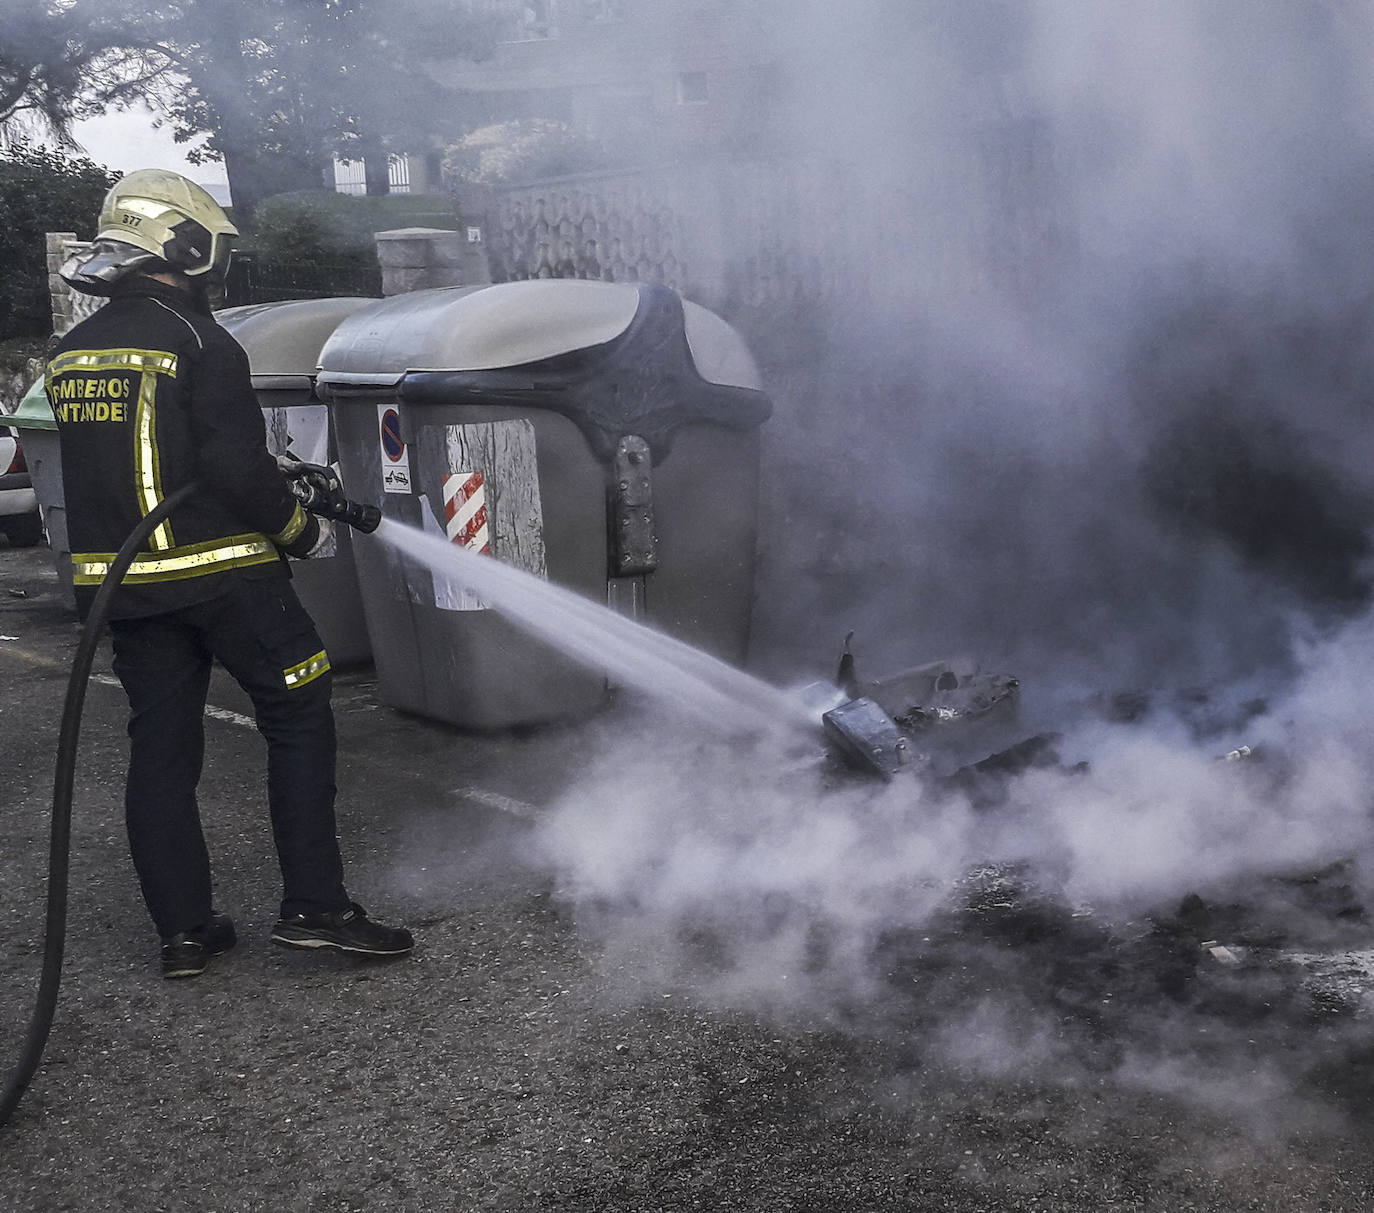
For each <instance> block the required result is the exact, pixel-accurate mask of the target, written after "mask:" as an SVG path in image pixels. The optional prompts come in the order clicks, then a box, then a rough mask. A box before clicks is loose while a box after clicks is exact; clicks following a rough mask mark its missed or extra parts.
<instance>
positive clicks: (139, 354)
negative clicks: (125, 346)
mask: <svg viewBox="0 0 1374 1213" xmlns="http://www.w3.org/2000/svg"><path fill="white" fill-rule="evenodd" d="M90 370H102V371H136V372H138V373H140V374H141V373H143V372H144V371H152V372H154V373H155V374H161V375H175V374H176V373H177V356H176V355H175V354H168V353H165V352H163V351H161V350H68V351H67V352H66V353H65V354H59V355H58V356H57V357H56V358H54V359H53V360H52V362H50V363H49V364H48V378H49V379H51V378H52V377H53V376H54V375H61V374H64V373H65V372H67V371H90Z"/></svg>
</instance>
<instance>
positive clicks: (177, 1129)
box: [0, 541, 1374, 1213]
mask: <svg viewBox="0 0 1374 1213" xmlns="http://www.w3.org/2000/svg"><path fill="white" fill-rule="evenodd" d="M77 635H78V632H77V626H76V623H75V619H74V616H73V614H72V612H71V610H70V609H69V607H68V606H67V605H66V603H65V602H64V601H63V600H62V598H61V596H60V594H59V588H58V583H57V580H56V577H55V574H54V572H53V570H52V566H51V557H50V555H49V553H48V552H47V551H46V549H36V550H29V551H19V550H8V549H5V548H4V547H3V541H0V686H3V694H0V923H3V935H4V943H3V955H0V977H2V978H3V980H0V1023H3V1027H0V1051H3V1052H2V1055H3V1058H4V1061H3V1062H0V1064H3V1065H6V1066H8V1065H9V1064H10V1060H9V1059H11V1058H13V1057H15V1056H17V1053H18V1050H19V1046H20V1042H21V1040H22V1036H23V1032H24V1028H25V1025H26V1023H27V1021H28V1017H29V1014H30V1011H31V1008H32V1003H33V992H34V989H35V986H36V980H37V974H38V968H39V963H40V942H41V941H40V935H41V926H42V903H43V896H44V887H45V885H44V875H45V868H46V857H47V830H48V821H49V805H50V799H51V780H52V756H53V750H54V745H55V740H56V734H57V726H58V718H59V713H60V708H61V702H62V696H63V692H64V687H65V681H66V677H67V667H68V664H69V662H70V659H71V656H72V653H73V651H74V649H75V645H76V640H77ZM211 699H212V704H213V706H214V708H215V709H216V712H215V713H214V714H213V715H212V716H211V719H210V721H209V724H208V729H209V750H210V753H209V758H208V762H207V769H206V774H205V778H204V781H203V784H202V788H201V803H202V811H203V816H204V818H205V821H206V825H207V831H208V834H209V837H210V843H211V849H212V853H213V855H214V858H215V863H216V872H217V878H218V885H219V890H220V891H219V902H220V905H221V907H222V908H224V909H226V910H228V911H230V912H231V913H233V914H234V916H235V918H236V920H237V922H238V926H239V931H240V938H241V941H242V942H241V944H240V946H239V947H238V948H237V949H236V950H235V951H234V952H232V953H230V954H229V955H228V956H226V957H224V958H222V959H221V960H220V961H218V962H217V963H215V964H214V965H213V967H212V968H211V970H210V971H209V972H207V973H206V975H205V976H203V977H202V978H200V979H197V980H194V981H182V982H165V981H162V980H161V979H160V978H159V976H158V973H157V969H156V959H157V957H156V947H155V942H156V941H155V940H154V939H153V937H152V935H151V932H150V929H149V927H148V924H147V921H146V917H145V913H144V910H143V907H142V904H141V902H140V900H139V896H138V892H137V888H136V886H135V884H134V880H133V876H132V872H131V870H130V867H129V864H128V860H127V855H126V852H125V845H124V840H123V832H122V823H121V820H120V803H121V786H122V769H123V763H124V758H125V740H124V734H123V702H122V694H121V692H120V690H119V688H118V687H117V685H113V683H112V680H111V678H110V676H109V669H108V654H107V653H106V654H105V655H104V656H103V657H102V658H101V659H100V660H98V662H97V672H96V675H95V678H94V680H93V682H92V684H91V686H90V689H89V694H88V698H87V708H86V717H85V728H84V732H83V742H82V748H81V762H80V770H79V777H78V782H77V798H76V811H75V817H74V828H73V847H72V859H71V869H72V896H71V912H70V922H69V937H68V942H67V960H66V969H65V976H64V985H63V990H62V998H61V1003H60V1006H59V1009H58V1014H57V1019H56V1023H55V1026H54V1029H53V1033H52V1037H51V1040H50V1043H49V1046H48V1049H47V1053H46V1056H45V1059H44V1063H43V1066H42V1068H41V1070H40V1071H39V1073H38V1074H37V1076H36V1078H35V1080H34V1082H33V1084H32V1086H31V1087H30V1089H29V1092H28V1094H27V1095H26V1097H25V1100H24V1102H23V1104H22V1105H21V1107H20V1109H19V1111H18V1112H17V1114H16V1116H15V1118H14V1120H13V1121H12V1123H11V1124H10V1125H9V1126H8V1128H7V1129H6V1130H4V1132H3V1135H2V1136H0V1209H4V1210H6V1211H7V1213H21V1211H29V1210H32V1211H35V1213H36V1211H39V1210H42V1211H43V1213H52V1211H56V1210H139V1211H140V1213H145V1211H146V1213H152V1211H155V1210H224V1211H230V1210H310V1211H319V1213H324V1211H331V1213H332V1211H335V1210H364V1209H365V1210H402V1211H405V1210H415V1211H421V1210H425V1211H428V1210H536V1209H538V1210H544V1209H549V1210H627V1211H628V1210H636V1211H650V1210H679V1209H712V1210H770V1211H775V1210H832V1209H833V1210H840V1209H844V1210H958V1211H960V1213H975V1211H978V1210H984V1211H998V1213H1001V1211H1010V1210H1032V1209H1041V1210H1083V1211H1085V1213H1087V1211H1091V1213H1098V1211H1101V1210H1160V1211H1169V1213H1177V1211H1180V1210H1217V1211H1229V1210H1242V1209H1262V1210H1274V1211H1276V1213H1277V1211H1282V1213H1302V1211H1305V1210H1329V1211H1338V1210H1339V1211H1350V1213H1356V1211H1361V1210H1367V1209H1369V1208H1370V1207H1371V1205H1372V1204H1374V1156H1371V1153H1370V1151H1369V1149H1368V1141H1369V1133H1370V1130H1371V1127H1372V1126H1371V1116H1370V1105H1369V1102H1368V1098H1369V1097H1368V1093H1367V1087H1366V1085H1365V1084H1364V1081H1363V1075H1364V1074H1365V1073H1367V1071H1366V1070H1361V1069H1360V1065H1361V1064H1363V1065H1365V1066H1367V1065H1368V1059H1369V1057H1370V1056H1374V1051H1371V1050H1370V1049H1369V1047H1368V1046H1367V1044H1366V1043H1365V1042H1364V1038H1363V1037H1362V1036H1360V1035H1359V1034H1358V1033H1356V1034H1354V1035H1352V1036H1350V1037H1348V1038H1347V1039H1346V1040H1345V1048H1346V1052H1345V1053H1344V1054H1341V1055H1340V1056H1341V1057H1342V1058H1343V1060H1344V1062H1345V1063H1347V1064H1343V1065H1341V1066H1337V1067H1335V1070H1336V1071H1337V1072H1332V1070H1331V1068H1330V1067H1328V1070H1327V1071H1324V1073H1326V1075H1327V1076H1326V1078H1325V1079H1324V1080H1322V1079H1317V1078H1314V1079H1312V1081H1310V1082H1309V1084H1308V1088H1307V1090H1306V1091H1305V1098H1304V1100H1303V1101H1302V1103H1301V1111H1295V1110H1294V1109H1296V1108H1298V1106H1299V1105H1297V1104H1289V1103H1288V1102H1286V1101H1284V1102H1281V1103H1277V1104H1275V1110H1274V1113H1273V1114H1272V1115H1263V1114H1261V1113H1262V1111H1263V1109H1262V1108H1259V1107H1251V1108H1250V1109H1249V1112H1250V1113H1253V1114H1241V1111H1239V1110H1238V1105H1237V1102H1236V1101H1234V1100H1232V1101H1230V1102H1227V1101H1222V1100H1219V1101H1216V1102H1208V1101H1206V1100H1199V1099H1197V1098H1196V1090H1195V1089H1194V1090H1193V1094H1192V1095H1191V1096H1184V1095H1180V1094H1175V1093H1171V1092H1170V1089H1169V1087H1168V1085H1167V1084H1165V1083H1162V1082H1155V1083H1153V1084H1143V1083H1140V1082H1138V1081H1136V1082H1133V1081H1128V1080H1127V1079H1126V1078H1124V1077H1123V1076H1122V1072H1121V1071H1118V1070H1114V1069H1108V1070H1097V1071H1094V1070H1093V1069H1092V1068H1091V1067H1085V1068H1081V1069H1078V1070H1072V1071H1064V1070H1059V1071H1057V1072H1056V1073H1055V1075H1054V1076H1053V1077H1051V1076H1050V1075H1049V1074H1047V1073H1043V1072H1038V1071H1037V1070H1036V1069H1035V1068H1034V1067H1033V1066H1026V1067H1020V1066H1015V1065H1007V1066H1005V1067H1004V1068H1003V1070H1002V1072H1000V1073H999V1072H996V1071H995V1070H990V1069H989V1067H987V1066H986V1065H983V1066H979V1067H976V1068H973V1067H963V1066H960V1065H957V1064H953V1063H951V1062H950V1061H949V1060H948V1057H947V1056H945V1057H942V1059H941V1060H938V1061H936V1060H931V1059H930V1057H929V1055H928V1051H927V1050H926V1048H925V1041H924V1040H923V1039H922V1036H921V1033H920V1031H919V1030H918V1027H917V1026H916V1025H917V1024H918V1023H919V1022H920V1016H918V1015H913V1016H912V1020H911V1024H912V1026H911V1029H910V1031H908V1032H903V1031H902V1030H900V1023H898V1024H896V1025H894V1022H893V1021H892V1019H891V1017H890V1016H889V1017H888V1019H887V1021H886V1023H885V1025H884V1027H883V1029H882V1030H877V1028H876V1027H875V1024H874V1023H872V1022H865V1021H862V1020H856V1021H854V1022H852V1023H850V1024H848V1025H846V1024H845V1023H843V1022H837V1021H835V1020H833V1019H832V1020H831V1021H829V1022H826V1023H812V1024H807V1023H804V1022H798V1021H797V1020H796V1019H795V1018H793V1019H789V1020H788V1021H786V1022H783V1021H779V1020H772V1019H770V1018H768V1017H767V1016H765V1015H764V1014H762V1013H761V1012H758V1013H753V1012H750V1011H748V1010H747V1009H745V1010H741V1009H740V1008H739V1007H736V1008H735V1009H733V1010H730V1011H724V1010H719V1009H713V1006H714V1005H715V1004H713V1003H711V1002H708V1001H707V1000H705V999H702V998H698V997H697V996H696V995H695V993H694V990H693V987H692V983H691V982H690V981H689V980H688V981H684V980H676V981H674V983H673V984H671V985H668V984H661V985H659V984H655V982H654V981H653V980H652V979H651V978H648V977H646V976H645V974H644V973H637V972H633V971H628V970H634V969H635V967H636V961H635V958H634V957H633V956H627V955H625V954H624V953H617V954H616V956H615V958H614V960H612V959H611V958H610V957H609V956H608V955H607V954H605V953H603V952H602V951H601V950H600V948H599V947H598V945H597V942H596V939H595V937H593V936H592V935H590V934H589V933H588V932H586V931H585V930H584V929H583V927H582V925H580V923H579V920H578V917H577V915H576V914H574V913H572V912H571V910H570V907H569V906H568V905H567V904H566V903H565V902H564V901H563V900H562V899H561V898H560V896H559V894H558V890H557V889H556V888H555V884H554V879H553V875H552V873H551V872H550V871H549V870H547V869H546V868H545V866H544V865H542V864H541V863H540V862H539V860H538V859H537V854H538V852H537V851H536V850H535V849H534V848H533V847H532V846H531V845H530V843H531V838H532V836H533V834H534V832H535V831H536V830H537V829H538V826H539V822H540V819H541V815H543V814H545V813H546V812H547V811H548V809H549V806H550V805H551V804H553V803H554V802H555V801H556V800H557V799H558V798H559V797H560V796H561V795H563V794H564V793H565V791H566V790H567V789H568V788H569V787H572V786H575V785H576V783H577V781H578V780H579V778H580V777H581V774H582V770H583V763H584V757H583V756H584V754H585V752H586V751H587V750H588V748H589V747H588V746H587V744H586V742H585V739H586V736H587V733H588V730H592V729H598V728H599V729H604V728H606V727H608V723H607V722H608V720H609V722H610V725H611V726H613V725H614V714H615V712H617V711H628V710H631V709H629V708H627V707H625V706H623V705H622V706H621V707H619V708H616V707H612V708H610V709H608V713H609V715H608V716H607V717H606V718H603V719H602V720H600V721H597V722H588V723H586V724H583V725H580V726H568V727H564V728H557V729H547V730H541V731H537V732H527V733H521V734H502V735H498V736H488V735H483V736H469V735H465V734H462V733H458V732H455V731H453V730H451V729H447V728H445V727H442V726H439V725H435V724H432V723H429V722H425V721H422V720H417V719H414V718H410V717H406V716H402V715H400V714H398V713H396V712H393V711H392V710H390V709H389V708H387V707H385V706H383V705H381V704H379V702H378V700H377V697H376V693H375V686H374V684H373V682H372V680H371V675H370V673H369V672H367V671H362V672H354V673H351V674H346V675H344V676H343V677H341V678H340V679H339V682H338V685H337V690H336V709H337V713H338V720H339V728H340V736H341V756H342V757H341V767H340V787H341V796H340V833H341V838H342V842H343V846H344V850H345V856H346V861H347V862H348V865H349V883H350V886H351V889H352V891H353V892H354V895H355V896H356V897H358V899H359V900H361V901H362V902H363V903H364V904H365V905H367V906H368V908H369V909H370V910H371V911H372V912H374V913H375V914H376V915H377V916H378V917H380V918H384V919H386V920H391V921H403V922H405V923H406V924H407V925H409V926H410V927H411V928H412V929H414V931H415V932H416V935H417V937H418V940H419V946H418V948H417V950H416V953H415V955H414V956H413V957H411V958H408V959H405V960H402V961H399V962H392V963H385V964H367V963H357V962H351V961H345V960H340V959H337V958H333V957H330V956H320V955H314V954H308V953H298V952H289V951H285V950H281V949H275V948H273V947H271V946H270V945H269V944H268V942H267V938H266V937H267V933H268V930H269V928H270V926H271V923H272V921H273V919H274V917H275V902H276V897H277V890H276V876H275V869H274V862H273V860H272V853H271V847H270V839H269V834H268V828H267V819H266V812H265V807H264V795H263V782H264V781H263V756H262V747H261V745H260V742H259V740H258V738H257V736H256V734H255V733H254V732H253V730H252V728H251V727H249V726H248V724H247V722H246V721H245V719H244V718H243V715H242V713H243V711H244V708H245V704H244V702H243V699H242V697H241V695H240V694H239V693H238V691H237V689H236V688H234V687H233V686H232V685H229V684H227V683H225V682H224V681H223V680H222V679H220V678H218V677H217V679H216V682H215V684H214V687H213V690H212V696H211ZM651 968H652V966H648V967H646V970H645V972H646V973H647V972H650V971H651ZM679 977H680V975H679ZM936 988H937V989H938V988H939V987H938V986H937V987H936ZM1127 1023H1128V1024H1129V1021H1127ZM1120 1030H1122V1031H1129V1026H1127V1027H1126V1028H1123V1029H1120ZM1285 1030H1287V1029H1285ZM1292 1030H1293V1031H1295V1032H1301V1031H1308V1030H1309V1029H1307V1028H1302V1027H1298V1028H1294V1029H1292ZM1267 1039H1268V1041H1269V1045H1268V1047H1270V1048H1273V1049H1281V1048H1282V1041H1283V1037H1282V1036H1279V1037H1278V1038H1277V1039H1276V1037H1275V1036H1274V1035H1273V1033H1271V1034H1270V1035H1269V1037H1268V1038H1267ZM1251 1060H1252V1061H1253V1060H1254V1059H1253V1058H1252V1059H1251ZM1256 1065H1258V1063H1256ZM1351 1075H1358V1076H1360V1077H1359V1081H1358V1082H1355V1083H1351V1082H1350V1081H1348V1079H1349V1078H1350V1076H1351ZM1250 1076H1251V1077H1253V1074H1251V1075H1250ZM1238 1077H1241V1076H1238ZM1343 1078H1344V1079H1345V1080H1347V1081H1342V1079H1343ZM1177 1086H1178V1089H1179V1090H1182V1089H1184V1088H1185V1086H1186V1084H1183V1083H1179V1084H1177ZM1251 1089H1253V1090H1255V1091H1262V1090H1264V1089H1265V1088H1263V1087H1262V1086H1259V1085H1256V1086H1254V1087H1253V1088H1247V1090H1251ZM1260 1102H1262V1099H1261V1100H1260Z"/></svg>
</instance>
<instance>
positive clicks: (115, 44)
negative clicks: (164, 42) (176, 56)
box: [0, 0, 163, 143]
mask: <svg viewBox="0 0 1374 1213" xmlns="http://www.w3.org/2000/svg"><path fill="white" fill-rule="evenodd" d="M157 9H158V6H157V5H156V4H150V3H147V2H146V0H125V2H124V3H117V4H114V5H111V4H110V3H106V2H104V0H5V14H4V16H5V20H4V26H3V28H2V29H0V134H3V135H5V136H6V137H9V138H14V137H16V135H17V134H18V133H20V132H22V130H23V129H24V128H25V126H29V127H33V126H37V127H38V128H40V129H43V130H45V131H46V133H49V134H52V135H55V136H56V137H57V138H58V139H59V140H61V141H62V142H64V143H70V139H71V123H72V120H73V118H76V117H79V116H81V115H82V114H84V113H88V112H91V111H96V112H98V111H99V110H101V109H105V108H107V107H108V106H110V105H112V104H117V103H118V102H119V101H120V99H121V98H123V97H125V96H132V95H136V94H137V93H138V92H139V91H140V90H141V89H142V88H144V87H146V86H147V85H148V84H149V83H151V81H152V80H153V79H155V78H156V77H157V76H158V74H159V73H160V72H161V71H162V70H163V63H162V61H161V59H160V57H159V56H158V55H157V54H156V53H155V47H156V38H155V37H154V36H153V35H152V33H151V31H152V29H153V26H154V20H153V19H154V18H155V16H156V14H157Z"/></svg>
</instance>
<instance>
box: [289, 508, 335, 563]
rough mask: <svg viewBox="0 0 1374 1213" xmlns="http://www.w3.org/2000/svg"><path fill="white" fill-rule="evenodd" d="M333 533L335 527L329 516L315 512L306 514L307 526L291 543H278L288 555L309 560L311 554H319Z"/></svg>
mask: <svg viewBox="0 0 1374 1213" xmlns="http://www.w3.org/2000/svg"><path fill="white" fill-rule="evenodd" d="M332 533H333V527H332V525H331V524H330V522H329V519H328V518H318V517H316V516H315V515H314V514H307V515H306V516H305V526H304V528H303V529H302V530H301V533H300V534H299V535H297V536H296V538H295V539H293V540H292V541H291V542H290V543H283V544H278V545H277V546H278V547H280V548H281V550H282V551H283V552H285V553H286V554H287V555H288V556H294V557H295V558H296V559H297V560H308V559H309V558H310V557H311V556H318V555H319V553H320V549H322V548H323V547H324V546H325V545H326V544H327V543H328V542H329V536H330V535H331V534H332Z"/></svg>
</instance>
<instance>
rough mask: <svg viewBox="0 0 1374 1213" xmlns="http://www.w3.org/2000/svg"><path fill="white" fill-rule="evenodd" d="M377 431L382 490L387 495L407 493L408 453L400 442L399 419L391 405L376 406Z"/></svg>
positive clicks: (408, 489) (409, 489)
mask: <svg viewBox="0 0 1374 1213" xmlns="http://www.w3.org/2000/svg"><path fill="white" fill-rule="evenodd" d="M377 429H378V432H379V438H380V441H381V444H382V488H384V489H385V490H386V491H387V492H388V493H409V492H410V491H411V484H410V452H409V451H407V450H406V444H405V443H404V442H402V441H401V418H400V415H399V414H398V413H397V412H396V410H395V408H394V407H393V406H392V405H389V404H379V405H378V406H377Z"/></svg>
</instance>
